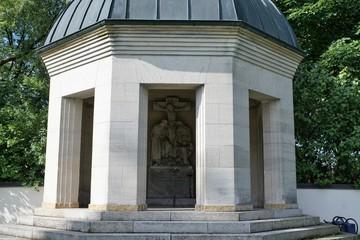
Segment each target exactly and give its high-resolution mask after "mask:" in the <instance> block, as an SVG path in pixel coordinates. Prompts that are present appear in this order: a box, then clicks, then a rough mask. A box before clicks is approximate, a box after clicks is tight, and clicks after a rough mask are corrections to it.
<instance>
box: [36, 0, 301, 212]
mask: <svg viewBox="0 0 360 240" xmlns="http://www.w3.org/2000/svg"><path fill="white" fill-rule="evenodd" d="M40 53H41V56H42V58H43V60H44V62H45V65H46V67H47V69H48V73H49V75H50V77H51V84H50V98H49V116H48V137H47V153H46V170H45V186H44V199H43V204H42V208H52V209H55V208H88V209H92V210H102V211H143V210H146V209H147V208H148V207H191V208H194V209H195V210H196V211H206V212H208V211H210V212H235V211H240V210H253V209H255V208H256V209H258V208H263V209H292V208H297V196H296V170H295V147H294V119H293V99H292V98H293V95H292V79H293V76H294V73H295V71H296V69H297V66H298V64H299V63H300V61H301V60H302V53H301V50H300V48H299V45H298V43H297V40H296V37H295V35H294V32H293V30H292V28H291V27H290V25H289V23H288V22H287V20H286V19H285V17H284V16H283V15H282V13H281V12H280V11H279V10H278V9H277V8H276V7H275V5H274V4H273V3H272V2H271V0H74V1H72V2H71V4H69V5H68V7H67V8H66V9H64V11H63V12H62V13H61V14H60V16H59V17H58V19H57V21H56V22H55V24H54V25H53V27H52V29H51V31H50V33H49V35H48V37H47V40H46V43H45V45H44V47H43V48H41V49H40Z"/></svg>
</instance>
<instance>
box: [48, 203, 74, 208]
mask: <svg viewBox="0 0 360 240" xmlns="http://www.w3.org/2000/svg"><path fill="white" fill-rule="evenodd" d="M42 207H43V208H79V203H78V202H73V203H42Z"/></svg>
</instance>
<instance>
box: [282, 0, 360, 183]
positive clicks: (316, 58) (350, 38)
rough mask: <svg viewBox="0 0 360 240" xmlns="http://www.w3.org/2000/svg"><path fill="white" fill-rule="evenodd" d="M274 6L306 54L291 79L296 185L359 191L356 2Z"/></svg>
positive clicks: (359, 18) (359, 22)
mask: <svg viewBox="0 0 360 240" xmlns="http://www.w3.org/2000/svg"><path fill="white" fill-rule="evenodd" d="M275 2H276V4H277V5H278V6H280V7H281V8H282V10H283V11H284V12H285V13H286V14H287V15H288V19H289V21H290V22H291V24H292V26H293V27H294V30H295V32H296V34H297V36H298V39H299V42H300V44H301V46H302V48H303V49H304V51H305V53H306V57H305V59H304V61H303V62H302V64H301V65H300V66H299V69H298V71H297V73H296V76H295V79H294V107H295V129H296V133H295V134H296V157H297V177H298V182H300V183H316V184H318V185H320V186H327V185H330V184H335V183H342V184H354V185H355V186H356V187H360V179H359V176H360V158H359V156H360V124H359V122H360V86H359V79H360V68H359V66H360V35H359V33H360V31H359V29H360V15H359V12H360V2H359V1H358V0H326V1H325V0H302V1H298V0H296V1H295V0H283V1H281V0H278V1H275Z"/></svg>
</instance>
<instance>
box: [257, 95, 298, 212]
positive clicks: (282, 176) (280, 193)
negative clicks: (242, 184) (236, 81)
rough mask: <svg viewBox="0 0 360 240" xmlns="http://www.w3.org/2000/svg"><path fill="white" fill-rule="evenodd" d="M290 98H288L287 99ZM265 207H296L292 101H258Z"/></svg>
mask: <svg viewBox="0 0 360 240" xmlns="http://www.w3.org/2000/svg"><path fill="white" fill-rule="evenodd" d="M290 102H291V101H290ZM262 106H263V129H264V130H263V131H264V183H265V204H264V207H265V208H273V209H282V208H297V207H298V206H297V200H296V199H297V196H296V168H295V161H294V159H295V144H294V129H293V113H292V102H291V104H289V102H288V101H284V100H271V101H266V102H263V103H262Z"/></svg>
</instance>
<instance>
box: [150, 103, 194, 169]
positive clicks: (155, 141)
mask: <svg viewBox="0 0 360 240" xmlns="http://www.w3.org/2000/svg"><path fill="white" fill-rule="evenodd" d="M153 109H154V110H155V111H165V112H166V113H167V119H162V120H161V121H160V122H159V123H158V124H156V125H155V126H154V127H153V128H152V130H151V166H190V157H191V154H192V153H193V151H194V146H193V142H192V136H191V130H190V128H189V127H188V126H186V125H185V124H184V123H183V122H182V121H178V120H177V119H176V112H179V111H190V110H191V102H180V101H179V98H176V97H168V98H166V100H165V102H154V104H153Z"/></svg>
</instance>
